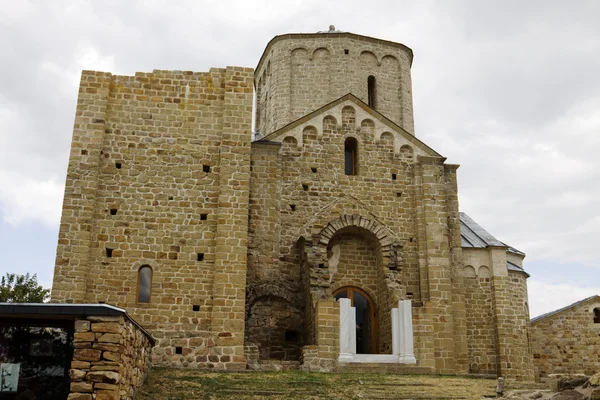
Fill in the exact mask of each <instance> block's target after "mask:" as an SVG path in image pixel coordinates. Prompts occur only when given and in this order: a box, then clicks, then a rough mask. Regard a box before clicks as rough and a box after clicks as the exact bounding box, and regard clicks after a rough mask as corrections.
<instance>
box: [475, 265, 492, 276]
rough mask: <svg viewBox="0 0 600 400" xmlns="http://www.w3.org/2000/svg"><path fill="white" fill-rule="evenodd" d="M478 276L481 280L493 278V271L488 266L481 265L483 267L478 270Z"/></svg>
mask: <svg viewBox="0 0 600 400" xmlns="http://www.w3.org/2000/svg"><path fill="white" fill-rule="evenodd" d="M477 276H478V277H479V278H491V277H492V271H491V270H490V269H489V268H488V267H487V266H485V265H481V266H479V269H478V270H477Z"/></svg>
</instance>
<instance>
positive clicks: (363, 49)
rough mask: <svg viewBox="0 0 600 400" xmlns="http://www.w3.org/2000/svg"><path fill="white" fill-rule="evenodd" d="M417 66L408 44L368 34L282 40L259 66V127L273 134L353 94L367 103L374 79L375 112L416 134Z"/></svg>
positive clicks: (267, 51) (269, 48)
mask: <svg viewBox="0 0 600 400" xmlns="http://www.w3.org/2000/svg"><path fill="white" fill-rule="evenodd" d="M411 63H412V51H411V50H410V49H408V48H407V47H406V46H403V45H401V44H398V43H391V42H385V41H382V40H377V39H372V38H368V37H365V36H359V35H353V34H344V33H341V34H335V33H334V34H331V33H326V34H307V35H283V36H279V37H277V38H275V39H274V40H273V41H271V43H269V45H268V46H267V48H266V49H265V53H264V55H263V58H262V59H261V61H260V62H259V64H258V66H257V68H256V79H255V87H256V92H257V101H256V126H257V129H258V130H259V131H260V132H261V133H263V134H269V133H271V132H273V131H275V130H277V129H279V128H281V127H282V126H285V125H286V124H288V123H290V122H292V121H294V120H296V119H298V118H300V117H302V116H304V115H305V114H308V113H310V112H312V111H314V110H316V109H318V108H319V107H321V106H324V105H325V104H327V103H329V102H331V101H333V100H335V99H337V98H339V97H341V96H343V95H345V94H347V93H352V94H354V95H355V96H357V97H358V98H360V99H361V100H362V101H364V102H365V103H367V102H368V93H367V78H368V77H369V76H371V75H372V76H374V77H375V78H376V95H375V98H376V104H375V107H374V108H375V109H377V110H378V111H380V112H381V113H383V114H384V115H385V116H386V117H388V118H390V119H391V120H392V121H394V122H396V123H397V124H398V125H400V126H401V127H403V128H404V129H405V130H406V131H407V132H410V133H413V134H414V123H413V105H412V84H411V77H410V66H411Z"/></svg>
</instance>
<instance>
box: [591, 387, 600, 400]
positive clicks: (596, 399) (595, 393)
mask: <svg viewBox="0 0 600 400" xmlns="http://www.w3.org/2000/svg"><path fill="white" fill-rule="evenodd" d="M590 400H600V389H593V390H592V391H591V392H590Z"/></svg>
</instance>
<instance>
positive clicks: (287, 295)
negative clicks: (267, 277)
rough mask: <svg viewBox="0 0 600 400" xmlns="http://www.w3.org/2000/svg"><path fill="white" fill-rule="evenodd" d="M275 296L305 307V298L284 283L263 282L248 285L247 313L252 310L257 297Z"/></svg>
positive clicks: (299, 306)
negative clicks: (284, 285) (290, 289)
mask: <svg viewBox="0 0 600 400" xmlns="http://www.w3.org/2000/svg"><path fill="white" fill-rule="evenodd" d="M268 296H274V297H278V298H280V299H283V300H285V301H287V302H288V303H290V304H291V305H293V306H294V307H297V308H302V307H304V302H303V299H301V298H300V296H299V295H298V294H294V293H292V292H290V291H289V290H288V289H286V288H285V287H283V286H282V285H275V284H272V283H263V284H260V285H254V286H248V287H247V289H246V313H249V312H250V307H251V306H252V304H254V302H255V301H256V300H257V299H260V298H264V297H268Z"/></svg>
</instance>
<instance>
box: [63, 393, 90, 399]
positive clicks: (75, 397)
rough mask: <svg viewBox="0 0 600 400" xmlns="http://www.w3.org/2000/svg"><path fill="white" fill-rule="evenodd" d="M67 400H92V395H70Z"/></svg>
mask: <svg viewBox="0 0 600 400" xmlns="http://www.w3.org/2000/svg"><path fill="white" fill-rule="evenodd" d="M67 400H92V395H91V394H89V393H70V394H69V396H67Z"/></svg>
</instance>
